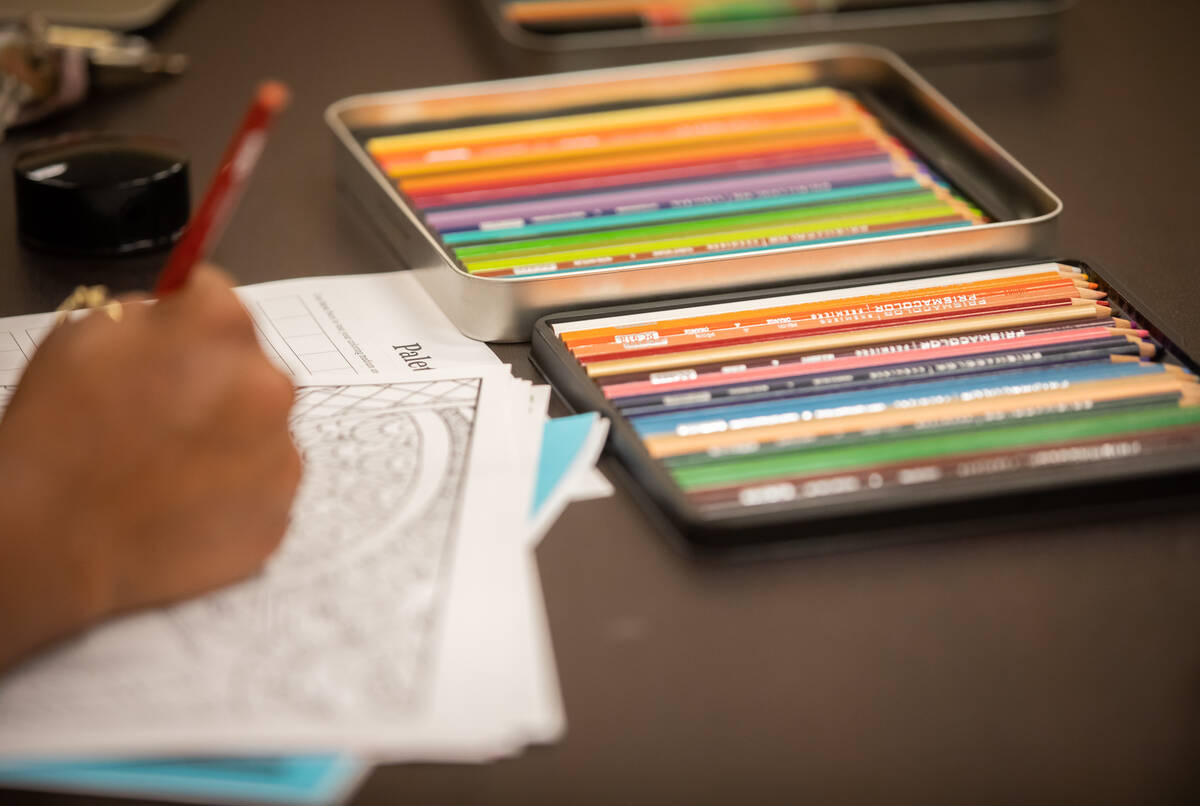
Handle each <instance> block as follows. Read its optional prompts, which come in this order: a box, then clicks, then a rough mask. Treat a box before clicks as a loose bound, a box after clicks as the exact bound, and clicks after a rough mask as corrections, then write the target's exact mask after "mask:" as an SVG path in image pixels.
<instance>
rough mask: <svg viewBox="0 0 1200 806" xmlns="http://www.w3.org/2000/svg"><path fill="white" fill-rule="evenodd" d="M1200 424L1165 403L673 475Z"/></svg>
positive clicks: (709, 483) (783, 470)
mask: <svg viewBox="0 0 1200 806" xmlns="http://www.w3.org/2000/svg"><path fill="white" fill-rule="evenodd" d="M1197 423H1200V406H1197V405H1187V406H1180V405H1178V404H1174V405H1171V404H1167V405H1161V406H1147V407H1139V408H1136V409H1132V410H1129V411H1124V410H1122V411H1120V412H1118V413H1108V412H1105V413H1102V414H1098V415H1087V414H1084V415H1079V416H1075V417H1071V418H1063V419H1059V418H1056V419H1052V420H1048V421H1045V422H1038V421H1034V422H1028V423H1026V422H1016V423H1014V424H1007V423H1006V424H1003V425H1000V426H995V427H986V428H976V429H972V430H969V431H956V432H954V433H952V434H934V435H930V436H925V435H916V436H911V437H904V438H901V439H897V440H892V441H885V442H878V443H875V442H866V443H861V444H857V445H850V446H846V447H831V448H817V449H814V450H809V451H791V452H788V453H783V454H779V455H773V456H769V457H763V458H761V459H758V458H756V457H753V456H751V457H749V458H747V459H745V460H743V461H741V462H739V463H732V462H731V463H728V464H721V465H716V464H709V465H698V466H695V467H686V468H679V469H677V470H674V471H673V475H674V477H675V479H676V481H677V482H678V483H679V485H680V486H681V487H683V488H684V489H685V490H689V491H690V490H694V489H703V488H708V487H714V486H723V485H728V484H734V483H744V482H750V481H754V480H757V479H767V478H778V477H785V476H793V475H799V474H802V473H816V472H819V471H822V470H833V469H837V468H854V467H865V466H872V465H882V464H889V463H893V462H901V461H907V460H913V459H925V458H929V457H937V456H953V455H956V454H971V453H979V452H984V451H994V450H1003V449H1006V448H1016V447H1024V446H1032V445H1038V444H1042V443H1051V444H1052V443H1055V442H1066V441H1070V440H1075V439H1086V438H1088V437H1101V436H1111V435H1116V434H1123V433H1136V432H1139V431H1149V430H1153V429H1157V428H1168V427H1172V426H1176V425H1195V424H1197Z"/></svg>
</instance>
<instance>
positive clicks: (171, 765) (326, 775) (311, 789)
mask: <svg viewBox="0 0 1200 806" xmlns="http://www.w3.org/2000/svg"><path fill="white" fill-rule="evenodd" d="M362 772H363V765H362V763H361V762H359V761H356V760H354V759H351V758H348V757H345V756H337V755H305V756H282V757H267V758H212V759H196V758H186V759H133V760H121V761H69V760H55V761H28V762H24V761H3V762H0V785H3V786H10V787H25V788H35V789H56V790H68V791H70V790H74V791H86V792H106V793H111V794H126V795H140V796H144V797H154V798H176V799H187V800H221V801H226V802H231V801H232V802H236V801H246V802H253V803H280V804H305V805H307V804H325V803H331V802H333V801H335V800H336V799H338V798H339V797H341V796H342V795H343V794H344V793H345V792H346V791H347V789H348V788H349V787H351V786H352V785H353V784H354V783H355V781H356V780H357V779H358V778H359V777H360V776H361V775H362Z"/></svg>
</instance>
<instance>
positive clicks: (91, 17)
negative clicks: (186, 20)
mask: <svg viewBox="0 0 1200 806" xmlns="http://www.w3.org/2000/svg"><path fill="white" fill-rule="evenodd" d="M178 2H179V0H0V20H3V21H7V22H14V21H17V20H20V19H22V18H24V17H25V16H26V15H28V14H31V13H32V14H40V15H41V16H43V17H45V18H46V19H48V20H49V21H50V22H55V23H61V24H63V25H89V26H96V27H99V28H113V29H116V30H118V31H134V30H137V29H138V28H145V27H146V26H147V25H153V24H154V23H156V22H158V21H159V20H160V19H162V17H163V16H164V15H165V14H166V13H167V12H168V11H170V10H171V8H172V7H174V6H175V4H176V3H178Z"/></svg>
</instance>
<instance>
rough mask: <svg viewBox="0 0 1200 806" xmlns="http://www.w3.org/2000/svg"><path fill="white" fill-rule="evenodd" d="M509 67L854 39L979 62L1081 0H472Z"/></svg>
mask: <svg viewBox="0 0 1200 806" xmlns="http://www.w3.org/2000/svg"><path fill="white" fill-rule="evenodd" d="M469 4H471V5H474V7H475V8H476V9H478V8H482V9H483V11H484V13H485V15H486V17H487V26H486V28H487V29H486V30H484V31H480V32H479V37H478V38H479V39H480V40H481V41H482V42H483V44H484V45H485V46H487V47H488V48H489V49H490V50H491V51H493V52H494V53H495V55H496V56H497V57H498V58H499V59H500V60H502V61H503V62H504V63H505V64H506V65H507V66H508V67H509V68H510V69H514V70H518V71H523V72H527V73H539V72H553V71H558V70H582V69H589V68H596V67H608V66H614V65H618V64H633V63H636V62H644V61H664V60H667V59H686V58H695V57H699V56H712V55H719V54H724V53H741V52H747V51H752V50H764V49H768V48H781V47H794V46H798V45H811V44H820V43H824V42H838V41H853V42H859V43H862V44H866V45H875V46H878V47H885V48H888V49H890V50H893V51H895V52H897V53H899V54H900V55H902V56H903V57H904V58H906V59H910V60H914V61H915V60H922V59H938V60H942V61H944V60H947V59H955V58H964V59H965V58H970V59H979V58H987V57H996V56H1003V55H1011V54H1013V53H1029V52H1044V51H1046V50H1048V49H1050V48H1052V47H1054V46H1055V45H1056V44H1057V38H1058V28H1059V18H1060V17H1061V15H1062V13H1063V11H1065V10H1066V9H1067V8H1068V7H1069V6H1071V5H1072V0H749V1H747V0H668V2H665V3H664V2H661V0H588V1H587V2H583V3H580V2H576V1H575V0H569V2H567V3H564V2H561V0H532V1H529V0H469Z"/></svg>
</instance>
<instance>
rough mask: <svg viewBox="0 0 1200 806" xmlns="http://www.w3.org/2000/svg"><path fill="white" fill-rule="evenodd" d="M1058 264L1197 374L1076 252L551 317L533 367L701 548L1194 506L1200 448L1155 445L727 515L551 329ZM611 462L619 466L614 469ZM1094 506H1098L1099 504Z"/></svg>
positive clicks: (795, 548)
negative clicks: (1103, 457)
mask: <svg viewBox="0 0 1200 806" xmlns="http://www.w3.org/2000/svg"><path fill="white" fill-rule="evenodd" d="M1041 262H1057V263H1066V264H1070V265H1074V266H1078V267H1080V268H1082V269H1084V270H1085V271H1087V272H1088V273H1089V275H1090V276H1091V279H1092V281H1094V282H1096V283H1098V284H1099V286H1100V290H1102V291H1106V292H1107V293H1108V295H1109V301H1110V302H1111V304H1112V308H1113V312H1114V315H1115V316H1119V317H1122V318H1126V319H1130V320H1132V321H1133V322H1135V323H1136V326H1137V327H1140V328H1144V329H1145V330H1148V331H1149V332H1150V340H1151V341H1153V342H1154V343H1155V346H1156V347H1157V348H1158V349H1159V356H1158V358H1159V360H1161V361H1163V362H1165V363H1171V364H1177V365H1181V366H1184V367H1186V368H1188V369H1190V370H1191V371H1193V372H1198V373H1200V361H1197V357H1196V356H1193V355H1190V354H1188V353H1186V352H1185V351H1184V350H1183V349H1182V348H1181V347H1180V346H1179V344H1178V340H1177V339H1176V338H1175V337H1174V335H1173V334H1172V333H1171V332H1170V331H1169V330H1165V329H1163V328H1162V327H1161V325H1160V324H1159V323H1157V322H1155V321H1154V320H1153V319H1152V318H1151V317H1149V316H1148V315H1146V313H1145V311H1146V308H1145V306H1144V305H1142V304H1141V303H1140V302H1138V301H1137V299H1136V298H1135V297H1134V296H1133V295H1132V294H1130V293H1129V292H1128V291H1127V290H1126V289H1124V288H1123V287H1121V286H1119V285H1116V284H1113V283H1112V282H1111V280H1110V279H1109V278H1107V277H1106V276H1105V273H1104V272H1103V270H1099V269H1097V267H1096V266H1095V265H1093V264H1088V263H1085V262H1083V261H1079V260H1072V259H1060V258H1059V259H1055V258H1051V259H1046V260H1043V259H1030V260H1020V261H1008V262H1003V263H988V264H978V265H966V266H964V265H956V266H946V267H941V268H935V269H924V270H915V271H907V272H893V273H888V274H884V275H879V274H872V275H867V276H858V277H852V278H839V279H837V280H828V281H821V282H810V283H799V284H794V285H789V286H785V287H773V288H769V289H762V290H756V291H753V292H742V293H727V294H714V295H705V296H697V297H687V298H680V299H668V300H656V301H654V302H649V303H641V304H633V305H621V306H614V307H606V308H594V309H590V310H580V311H572V312H570V313H564V314H551V315H549V316H545V317H542V318H541V319H540V320H538V322H537V324H536V325H535V327H534V330H533V336H532V356H531V357H532V360H533V363H534V365H535V366H536V367H537V368H538V370H539V371H540V372H541V373H542V375H543V376H545V378H546V379H547V380H548V381H549V382H550V384H551V385H552V386H553V387H554V389H555V390H556V391H557V392H558V393H559V395H561V397H562V398H563V399H564V400H565V402H566V403H567V405H568V406H569V407H571V408H572V409H573V410H574V411H596V412H599V413H600V414H601V415H603V416H605V417H607V418H608V419H609V421H610V423H611V425H610V430H609V437H608V443H607V445H606V447H605V450H606V453H608V454H610V455H612V456H614V457H615V458H616V459H617V461H618V464H619V471H618V472H617V474H616V475H617V476H618V482H619V483H621V485H622V486H623V487H624V488H625V489H627V490H628V492H629V493H630V494H631V495H632V496H633V497H634V498H635V499H637V500H638V502H639V504H641V505H642V507H643V508H644V509H645V510H646V512H647V514H648V515H649V516H650V517H651V518H652V519H654V520H656V521H657V522H658V523H659V525H660V526H662V527H663V529H664V531H666V532H667V533H668V534H670V535H671V536H673V537H676V538H681V542H682V544H683V545H684V546H686V547H688V548H690V549H693V550H698V551H702V552H704V553H729V552H738V553H742V552H747V551H748V552H760V551H763V550H766V551H770V552H775V551H783V552H786V553H800V554H820V553H829V552H836V551H849V550H855V549H861V548H867V547H872V546H879V545H887V544H892V543H905V542H918V541H924V540H934V539H942V538H946V537H952V536H957V535H962V534H967V533H978V532H980V531H987V530H990V529H995V528H1011V527H1013V526H1019V525H1021V524H1025V523H1046V522H1058V521H1062V520H1069V519H1071V518H1072V517H1075V516H1081V515H1082V514H1083V513H1085V512H1087V511H1088V510H1089V508H1091V507H1092V506H1093V504H1092V502H1094V501H1103V502H1104V503H1105V509H1106V511H1111V505H1113V504H1114V503H1118V502H1122V501H1124V502H1140V503H1142V504H1146V503H1149V502H1155V503H1156V504H1158V505H1161V506H1163V507H1164V508H1165V507H1170V506H1179V505H1180V504H1185V505H1186V504H1191V503H1194V502H1195V500H1196V493H1197V491H1200V452H1195V453H1189V452H1177V453H1168V454H1157V455H1154V454H1151V455H1146V456H1134V457H1127V458H1123V459H1121V460H1120V461H1106V462H1098V463H1092V464H1084V465H1080V466H1070V467H1065V468H1064V467H1047V468H1039V469H1036V470H1029V471H1026V472H1022V473H1020V474H1007V475H1005V476H1002V477H996V476H985V477H980V478H977V479H955V480H953V481H952V482H949V483H946V482H935V483H931V484H927V485H917V486H913V487H910V488H909V487H906V488H903V489H902V490H896V489H894V488H890V489H889V488H885V489H881V490H869V489H866V490H860V491H858V492H855V493H850V494H847V495H844V496H838V497H836V498H834V499H815V500H797V501H793V502H788V503H786V504H780V505H777V506H771V507H763V508H761V509H756V510H755V511H753V512H750V511H735V512H731V513H723V514H719V515H712V514H705V513H703V512H701V511H700V510H699V509H698V508H697V507H696V506H694V505H693V504H692V503H691V502H690V501H689V500H688V498H687V496H686V495H685V494H684V493H683V491H682V490H681V489H680V488H679V487H678V485H677V484H676V483H675V481H674V480H673V479H672V478H671V476H670V474H669V473H668V472H667V470H666V469H665V467H663V466H662V465H661V464H660V463H659V462H657V461H656V460H655V459H654V458H652V457H651V456H650V454H649V453H648V452H647V450H646V448H645V447H644V445H643V444H642V440H641V439H640V437H639V436H638V435H637V433H636V432H635V431H634V429H633V426H632V425H631V424H630V423H629V421H628V420H626V419H625V417H624V416H623V415H622V414H621V413H619V412H618V411H617V410H616V408H615V407H614V406H612V405H611V404H610V403H609V401H608V400H607V399H606V398H605V397H604V395H603V393H602V392H601V391H600V388H599V386H598V385H597V384H596V383H595V382H594V381H592V379H591V378H590V377H589V376H588V375H587V373H586V372H585V371H584V369H583V367H582V365H581V364H580V363H579V362H578V361H577V360H576V359H575V358H574V357H573V356H572V355H571V354H570V352H569V351H568V350H567V348H566V346H565V345H564V344H563V342H562V341H561V340H560V339H559V338H558V336H556V335H555V333H554V330H553V328H554V325H556V324H562V323H566V322H572V321H576V320H579V319H592V318H598V317H605V316H614V315H618V314H630V313H638V312H653V311H659V310H669V309H674V308H680V307H687V306H692V305H704V304H714V303H725V302H736V301H741V300H752V299H759V298H762V297H772V296H778V295H783V294H792V293H802V292H811V291H824V290H830V289H838V288H849V287H854V286H859V285H869V284H874V283H880V282H889V281H897V280H913V279H922V278H928V277H937V276H941V275H946V274H953V273H956V272H961V271H965V270H970V269H979V270H984V269H995V268H1005V267H1009V266H1024V265H1033V264H1036V263H1041ZM608 467H609V468H611V464H610V465H609V466H608ZM1092 512H1093V513H1094V509H1092Z"/></svg>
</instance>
